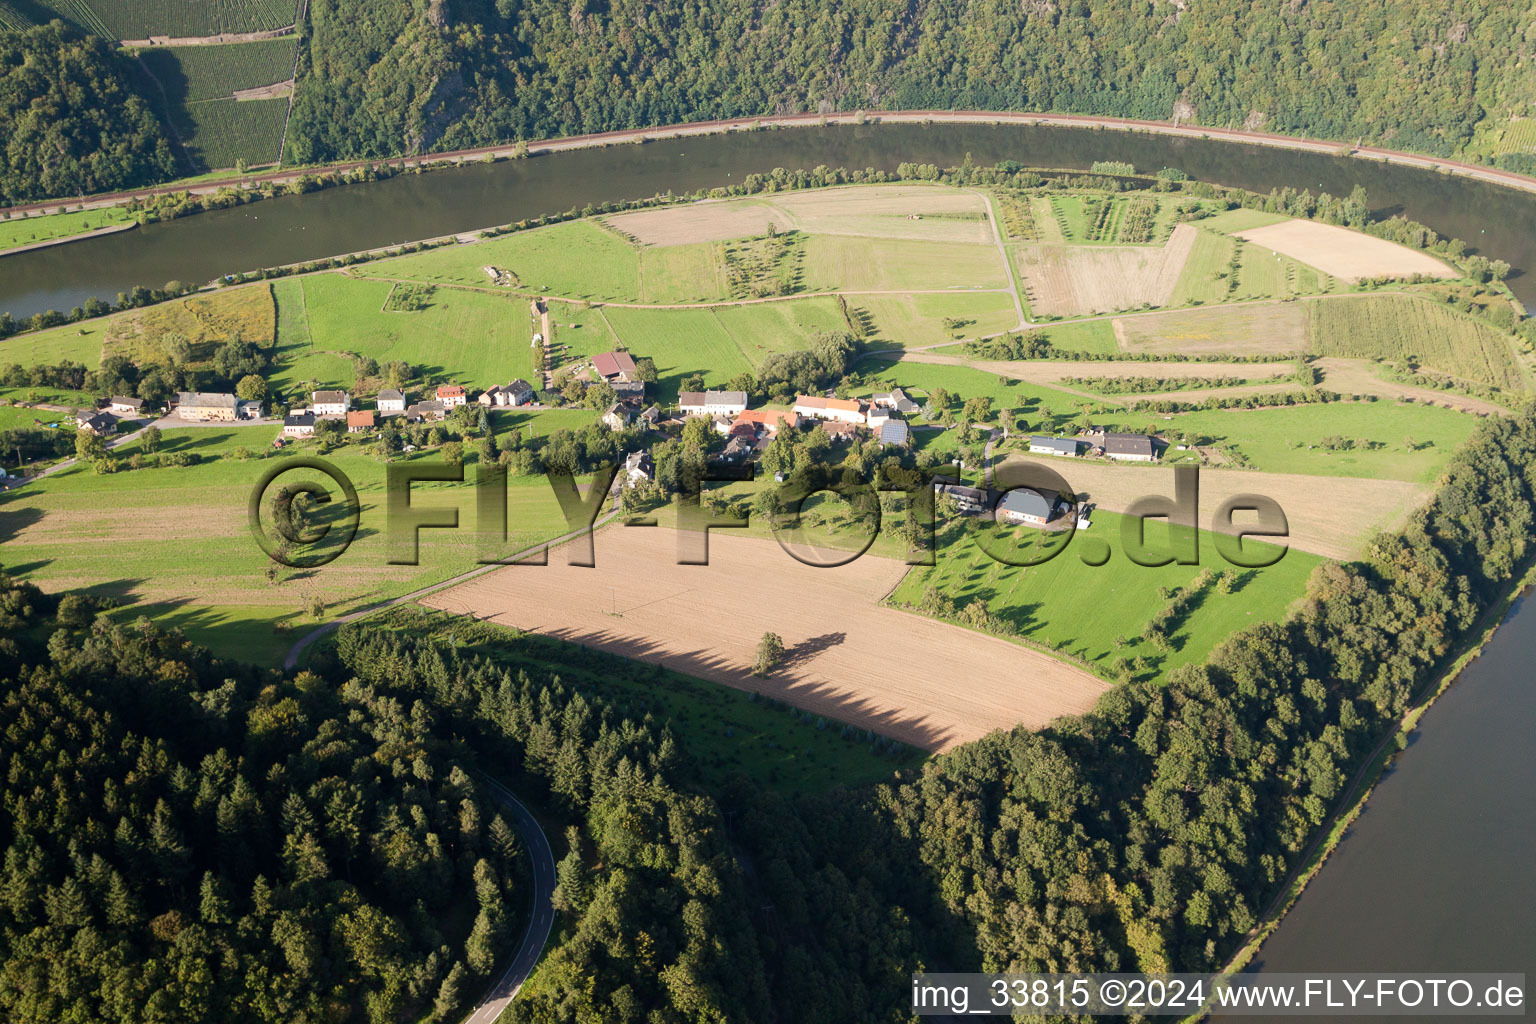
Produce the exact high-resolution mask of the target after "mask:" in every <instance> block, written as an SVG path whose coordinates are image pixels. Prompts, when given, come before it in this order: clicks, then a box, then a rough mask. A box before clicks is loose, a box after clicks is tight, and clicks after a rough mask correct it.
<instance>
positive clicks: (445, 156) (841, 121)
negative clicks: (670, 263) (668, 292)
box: [9, 110, 1536, 217]
mask: <svg viewBox="0 0 1536 1024" xmlns="http://www.w3.org/2000/svg"><path fill="white" fill-rule="evenodd" d="M861 124H919V125H926V124H978V125H1018V126H1023V127H1050V128H1076V129H1081V130H1085V131H1120V132H1128V133H1132V134H1136V133H1140V134H1149V135H1166V136H1174V137H1180V138H1190V139H1203V140H1208V141H1214V142H1228V143H1238V144H1242V145H1256V146H1268V147H1271V148H1278V149H1291V150H1298V151H1302V152H1311V153H1319V154H1323V155H1329V156H1338V157H1353V158H1355V159H1360V160H1371V161H1375V162H1379V163H1392V164H1400V165H1403V166H1407V167H1417V168H1420V169H1427V170H1433V171H1436V172H1439V173H1442V174H1450V175H1456V176H1460V177H1466V178H1473V179H1476V180H1479V181H1484V182H1488V183H1491V184H1495V185H1501V186H1503V187H1506V188H1512V189H1516V190H1519V191H1524V192H1530V193H1536V178H1533V177H1528V176H1526V175H1523V174H1515V173H1514V172H1512V171H1501V170H1498V169H1496V168H1491V167H1483V166H1480V165H1478V164H1469V163H1464V162H1461V161H1458V160H1447V159H1444V158H1440V157H1431V156H1424V155H1421V154H1416V153H1407V152H1402V151H1400V150H1391V149H1382V148H1379V147H1375V146H1351V145H1350V144H1348V143H1341V142H1333V141H1329V140H1318V139H1306V138H1298V137H1295V136H1289V135H1276V134H1272V133H1268V132H1250V131H1243V130H1241V129H1234V128H1206V127H1202V126H1199V125H1181V124H1177V123H1173V122H1167V121H1136V120H1130V119H1126V118H1116V117H1092V116H1088V115H1079V114H1049V113H1014V112H1007V111H985V110H903V111H882V112H879V113H875V114H865V113H863V112H858V113H851V114H850V113H841V114H785V115H777V116H765V117H743V118H732V119H730V120H723V121H695V122H691V123H686V124H672V125H662V126H658V127H656V128H636V129H626V130H623V131H614V132H598V133H594V134H590V135H570V136H565V137H562V138H556V139H545V140H543V141H539V142H527V143H522V142H517V143H507V144H504V145H496V146H483V147H479V148H476V149H461V150H455V151H452V152H447V153H423V154H418V155H416V156H405V157H387V158H384V157H381V158H377V159H372V160H349V161H342V162H338V163H332V164H323V165H312V166H307V167H293V168H286V169H283V170H276V171H267V172H263V173H261V174H243V175H230V176H228V177H224V178H203V179H198V180H197V181H195V182H182V183H180V184H177V183H171V184H167V185H157V186H153V187H149V188H142V189H134V190H129V191H124V192H111V193H105V194H101V195H96V196H81V197H75V198H70V199H51V200H47V201H45V202H38V203H29V204H24V205H21V206H14V207H10V208H9V211H10V213H11V215H12V216H18V215H19V216H23V217H26V216H40V215H46V214H52V213H62V212H65V211H66V210H67V209H75V210H93V209H102V208H105V207H109V206H116V205H118V204H121V203H125V202H128V201H130V200H135V199H137V200H141V201H142V200H147V199H153V198H155V197H157V196H164V195H171V194H175V193H179V192H186V193H188V194H191V195H212V194H214V193H216V192H218V191H219V190H220V189H223V188H229V187H231V186H236V185H238V186H244V187H246V188H254V187H256V186H259V185H267V184H273V185H286V184H291V183H293V182H295V181H297V180H299V179H300V178H302V177H304V176H306V175H310V176H313V175H321V174H345V173H349V172H352V171H357V170H360V169H362V168H365V167H371V166H377V165H381V164H388V165H392V166H395V167H399V168H403V169H407V170H410V169H415V168H423V169H425V168H429V167H434V166H458V165H460V164H465V163H472V162H475V161H480V160H486V159H492V160H501V159H517V158H520V157H523V156H539V155H542V154H547V153H560V152H567V151H570V150H577V149H594V148H602V147H606V146H618V145H626V144H627V145H638V144H643V143H646V142H659V141H662V140H666V139H683V138H692V137H695V136H702V135H720V134H726V133H729V132H739V131H757V130H763V129H769V128H799V127H823V126H830V125H861Z"/></svg>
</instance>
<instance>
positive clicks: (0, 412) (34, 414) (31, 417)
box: [0, 405, 74, 430]
mask: <svg viewBox="0 0 1536 1024" xmlns="http://www.w3.org/2000/svg"><path fill="white" fill-rule="evenodd" d="M67 419H69V415H68V414H67V413H62V412H52V411H50V410H48V409H28V408H25V407H22V406H9V405H0V430H15V429H17V428H18V427H20V428H24V429H27V430H31V429H32V428H33V427H34V426H36V424H37V423H39V422H41V423H45V424H46V423H62V422H64V421H65V420H67ZM73 428H74V425H73V424H70V429H73Z"/></svg>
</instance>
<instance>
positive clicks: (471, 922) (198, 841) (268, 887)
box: [0, 573, 528, 1024]
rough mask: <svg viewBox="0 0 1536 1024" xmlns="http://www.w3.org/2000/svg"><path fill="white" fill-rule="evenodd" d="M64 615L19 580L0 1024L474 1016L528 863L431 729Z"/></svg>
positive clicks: (164, 638)
mask: <svg viewBox="0 0 1536 1024" xmlns="http://www.w3.org/2000/svg"><path fill="white" fill-rule="evenodd" d="M54 603H55V602H54V599H53V598H50V597H47V596H45V595H42V594H40V593H39V592H37V591H36V590H35V589H34V588H32V587H31V586H30V585H27V584H17V583H15V582H14V581H12V580H11V579H10V578H9V577H7V576H5V575H4V574H3V573H0V735H3V740H0V778H3V780H4V782H3V790H4V802H3V808H4V809H3V811H0V845H3V846H4V854H3V857H4V860H3V866H0V1017H3V1018H4V1019H5V1020H8V1021H15V1022H37V1024H43V1022H48V1024H52V1022H56V1021H63V1020H73V1021H82V1022H85V1021H113V1022H123V1024H128V1022H139V1021H151V1020H155V1021H188V1022H190V1021H213V1020H218V1021H227V1022H235V1021H272V1022H279V1021H280V1022H283V1024H297V1022H320V1021H333V1020H339V1019H345V1017H346V1013H345V1010H346V1009H347V1008H349V1007H351V1008H355V1009H356V1010H358V1011H363V1013H362V1015H361V1016H353V1017H351V1018H350V1019H354V1020H356V1019H364V1018H366V1019H368V1020H371V1021H374V1022H379V1024H383V1022H386V1021H395V1020H400V1019H410V1020H421V1019H425V1018H428V1017H430V1018H431V1019H434V1020H436V1019H445V1017H446V1015H448V1014H449V1013H451V1011H453V1010H454V1008H455V1007H456V1006H458V1005H460V1003H461V1002H462V1001H463V1000H466V999H469V998H473V997H475V996H478V994H479V993H480V991H481V990H482V986H484V985H486V984H488V982H487V980H486V977H485V976H486V974H487V973H488V972H489V970H490V969H491V968H492V967H493V966H494V963H495V960H496V958H497V956H498V955H499V954H500V953H501V951H502V949H503V947H504V946H505V945H506V943H507V937H508V935H509V934H510V932H511V930H512V929H514V928H521V927H522V921H521V920H518V919H517V918H518V917H519V914H520V910H519V908H524V907H526V906H527V899H528V897H527V895H526V892H527V889H526V887H525V883H524V881H523V880H522V877H521V874H522V872H523V870H524V868H523V867H522V863H523V861H522V859H521V858H520V855H519V849H520V847H519V845H518V839H517V837H516V834H515V833H514V832H513V831H512V830H511V829H510V828H509V827H508V826H507V823H506V822H505V821H504V820H503V818H502V816H501V814H500V812H499V810H498V806H497V804H496V803H495V802H494V801H493V800H492V799H491V798H490V797H489V796H488V795H487V794H486V792H485V791H484V790H483V789H481V788H480V787H479V786H478V785H476V784H475V783H474V782H473V781H471V779H470V777H469V776H468V775H467V774H466V773H465V772H464V770H463V769H462V768H461V767H459V765H458V764H457V763H456V762H455V759H454V757H453V756H452V753H451V751H450V748H449V746H448V744H447V743H445V742H444V741H443V740H442V739H441V738H439V737H438V736H437V734H436V731H435V729H434V714H433V712H432V711H431V710H430V709H429V708H427V707H425V706H424V705H421V704H416V705H414V706H412V705H407V704H402V703H400V702H399V701H396V700H391V699H388V698H385V697H380V696H377V695H375V694H374V693H372V692H370V691H369V690H367V689H366V688H361V687H350V688H345V689H342V690H340V691H339V692H338V691H337V690H334V689H332V688H331V687H329V686H326V685H323V684H322V682H321V680H320V679H319V678H317V677H315V676H312V675H307V674H306V675H300V676H299V677H298V679H296V680H294V681H292V682H286V683H281V684H279V683H276V682H274V681H273V679H272V678H269V677H266V676H264V675H263V674H259V673H257V672H256V670H253V669H248V668H244V667H241V666H237V665H231V664H228V663H223V662H219V661H215V660H214V659H212V658H211V657H210V656H209V654H208V652H206V651H204V650H201V649H200V648H196V647H193V646H191V645H189V644H188V643H186V641H184V640H183V639H181V637H180V636H178V635H174V634H165V633H161V632H160V631H158V630H156V629H155V628H153V627H152V626H150V625H149V624H148V621H147V620H142V621H141V622H139V623H136V624H133V625H114V624H112V623H111V622H110V621H109V620H107V619H105V618H95V616H94V608H93V606H92V603H91V602H90V600H88V599H85V598H82V597H79V596H71V597H65V598H64V599H63V600H62V601H61V602H59V603H58V607H57V610H56V614H55V613H54V609H53V605H54ZM508 908H511V909H508Z"/></svg>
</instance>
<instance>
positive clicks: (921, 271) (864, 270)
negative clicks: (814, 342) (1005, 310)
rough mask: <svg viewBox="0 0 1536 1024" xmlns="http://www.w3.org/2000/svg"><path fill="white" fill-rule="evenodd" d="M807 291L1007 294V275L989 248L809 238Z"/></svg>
mask: <svg viewBox="0 0 1536 1024" xmlns="http://www.w3.org/2000/svg"><path fill="white" fill-rule="evenodd" d="M803 287H804V289H805V290H806V291H810V292H826V291H837V290H844V291H885V290H893V291H929V290H934V289H939V288H955V289H961V288H1006V287H1008V272H1007V269H1006V268H1005V267H1004V266H1003V264H1002V260H1001V258H1000V257H999V256H998V253H997V250H996V249H995V248H994V247H992V246H990V245H966V244H963V243H960V242H916V241H911V240H907V239H895V238H857V237H851V236H846V235H811V236H809V237H808V238H806V239H805V278H804V285H803Z"/></svg>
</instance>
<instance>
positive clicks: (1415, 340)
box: [1312, 295, 1526, 391]
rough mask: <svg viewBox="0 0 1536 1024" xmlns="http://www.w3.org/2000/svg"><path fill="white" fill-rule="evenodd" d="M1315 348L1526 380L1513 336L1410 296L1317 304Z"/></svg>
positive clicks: (1487, 378)
mask: <svg viewBox="0 0 1536 1024" xmlns="http://www.w3.org/2000/svg"><path fill="white" fill-rule="evenodd" d="M1312 348H1313V351H1315V352H1317V353H1319V354H1320V355H1327V356H1347V357H1350V358H1355V359H1387V360H1390V361H1392V362H1394V363H1403V364H1406V363H1416V364H1418V365H1421V366H1426V367H1429V368H1431V369H1435V370H1439V371H1440V372H1442V373H1448V374H1450V375H1451V376H1452V377H1460V378H1462V379H1463V380H1471V381H1478V382H1479V383H1482V384H1491V385H1492V386H1494V387H1496V388H1503V389H1505V390H1507V391H1518V390H1521V389H1522V388H1524V387H1525V383H1526V381H1525V375H1524V374H1523V373H1521V371H1520V366H1519V364H1518V363H1517V362H1516V361H1515V354H1514V350H1513V348H1511V346H1510V340H1509V338H1507V337H1505V336H1504V335H1502V334H1500V333H1499V332H1498V331H1497V330H1495V329H1494V328H1493V327H1491V326H1490V325H1488V324H1485V323H1483V322H1482V321H1480V320H1474V319H1472V318H1471V317H1468V316H1463V315H1461V314H1459V313H1457V312H1455V311H1453V310H1450V309H1447V308H1446V307H1445V306H1443V305H1440V304H1438V303H1434V302H1428V301H1426V300H1423V299H1416V298H1411V297H1409V296H1405V295H1367V296H1361V297H1359V298H1348V299H1333V300H1329V301H1327V302H1317V303H1314V304H1313V306H1312Z"/></svg>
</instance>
